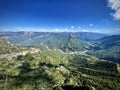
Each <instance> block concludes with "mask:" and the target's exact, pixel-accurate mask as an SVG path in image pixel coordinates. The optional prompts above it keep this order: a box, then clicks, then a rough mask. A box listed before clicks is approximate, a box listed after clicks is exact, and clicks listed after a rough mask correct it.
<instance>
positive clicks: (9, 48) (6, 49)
mask: <svg viewBox="0 0 120 90" xmlns="http://www.w3.org/2000/svg"><path fill="white" fill-rule="evenodd" d="M17 51H19V49H18V48H17V47H16V46H14V45H12V44H11V43H10V42H8V41H7V40H6V39H0V54H6V53H11V52H17Z"/></svg>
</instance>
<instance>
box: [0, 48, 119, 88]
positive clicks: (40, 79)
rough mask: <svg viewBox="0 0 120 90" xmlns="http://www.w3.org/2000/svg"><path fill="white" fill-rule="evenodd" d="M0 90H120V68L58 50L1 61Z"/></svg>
mask: <svg viewBox="0 0 120 90" xmlns="http://www.w3.org/2000/svg"><path fill="white" fill-rule="evenodd" d="M0 64H1V65H0V89H4V90H18V89H19V90H23V89H25V90H70V88H74V89H73V90H76V89H75V88H78V90H79V89H80V88H81V89H82V90H86V88H87V90H94V89H96V90H109V89H112V90H119V89H120V87H119V86H120V80H119V77H120V69H119V68H120V65H119V64H116V63H113V62H108V61H104V60H99V59H98V58H95V57H91V56H84V55H69V54H68V55H64V54H62V53H61V52H60V51H58V50H49V51H42V52H40V53H35V54H32V55H31V54H26V55H25V56H22V55H19V56H17V57H16V58H13V59H12V60H9V61H8V60H6V59H4V60H0Z"/></svg>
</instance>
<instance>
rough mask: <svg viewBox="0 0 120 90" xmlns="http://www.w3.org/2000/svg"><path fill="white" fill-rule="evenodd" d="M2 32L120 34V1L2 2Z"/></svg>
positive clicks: (4, 0) (0, 22)
mask: <svg viewBox="0 0 120 90" xmlns="http://www.w3.org/2000/svg"><path fill="white" fill-rule="evenodd" d="M0 30H1V31H50V32H51V31H57V32H62V31H67V32H69V31H74V32H76V31H79V32H100V33H120V0H0Z"/></svg>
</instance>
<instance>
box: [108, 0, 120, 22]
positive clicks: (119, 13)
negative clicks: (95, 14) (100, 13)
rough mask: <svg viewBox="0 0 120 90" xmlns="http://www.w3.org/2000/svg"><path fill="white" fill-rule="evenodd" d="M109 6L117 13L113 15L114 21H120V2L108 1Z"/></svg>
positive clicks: (119, 0)
mask: <svg viewBox="0 0 120 90" xmlns="http://www.w3.org/2000/svg"><path fill="white" fill-rule="evenodd" d="M108 6H109V7H111V9H112V10H115V13H113V14H112V16H113V17H114V19H115V20H120V0H108Z"/></svg>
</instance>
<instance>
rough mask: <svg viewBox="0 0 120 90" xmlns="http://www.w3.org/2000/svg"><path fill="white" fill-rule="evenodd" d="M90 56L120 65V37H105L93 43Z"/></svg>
mask: <svg viewBox="0 0 120 90" xmlns="http://www.w3.org/2000/svg"><path fill="white" fill-rule="evenodd" d="M90 49H91V50H90V51H89V52H87V53H88V54H89V55H94V56H96V57H98V58H101V59H106V60H110V61H113V62H117V63H120V55H119V54H120V35H113V36H109V37H104V38H102V39H98V40H96V41H94V42H93V45H92V46H91V47H90Z"/></svg>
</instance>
